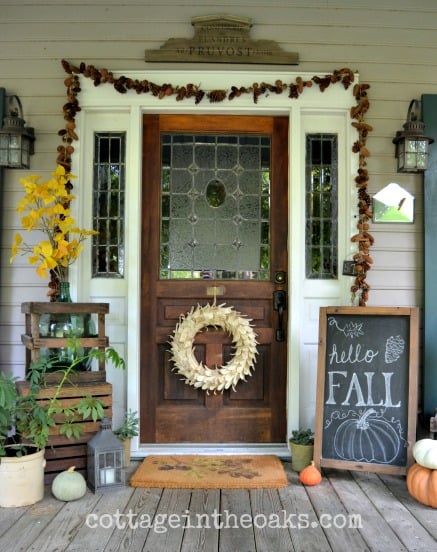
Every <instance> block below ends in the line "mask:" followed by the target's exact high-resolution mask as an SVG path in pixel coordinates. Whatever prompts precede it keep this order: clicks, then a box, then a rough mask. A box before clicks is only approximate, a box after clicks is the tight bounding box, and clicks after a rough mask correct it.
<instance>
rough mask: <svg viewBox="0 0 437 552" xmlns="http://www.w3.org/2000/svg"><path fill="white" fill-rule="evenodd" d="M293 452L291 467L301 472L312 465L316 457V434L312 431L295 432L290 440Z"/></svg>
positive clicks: (301, 429)
mask: <svg viewBox="0 0 437 552" xmlns="http://www.w3.org/2000/svg"><path fill="white" fill-rule="evenodd" d="M288 442H289V447H290V452H291V467H292V468H293V469H294V470H295V471H297V472H300V471H302V470H303V469H304V468H306V466H309V465H310V464H311V460H313V455H314V432H313V430H312V429H310V428H308V429H303V428H300V429H298V430H294V431H292V432H291V437H290V438H289V440H288Z"/></svg>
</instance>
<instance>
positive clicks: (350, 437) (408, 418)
mask: <svg viewBox="0 0 437 552" xmlns="http://www.w3.org/2000/svg"><path fill="white" fill-rule="evenodd" d="M418 320H419V313H418V309H417V308H409V307H394V308H393V307H322V308H321V309H320V319H319V350H318V372H317V406H316V428H315V441H314V462H315V465H316V466H317V467H318V468H320V467H321V466H322V467H323V466H324V467H333V468H344V469H348V470H362V471H372V472H384V473H391V474H405V473H406V471H407V469H408V467H409V466H410V465H411V463H412V457H411V445H412V444H413V443H414V442H415V440H416V434H415V433H416V415H417V365H418V332H419V328H418V323H419V322H418Z"/></svg>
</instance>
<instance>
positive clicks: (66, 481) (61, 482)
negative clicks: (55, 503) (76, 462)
mask: <svg viewBox="0 0 437 552" xmlns="http://www.w3.org/2000/svg"><path fill="white" fill-rule="evenodd" d="M74 468H75V467H74V466H71V468H68V470H66V471H63V472H61V473H58V475H57V476H56V477H55V478H54V479H53V481H52V493H53V496H54V497H55V498H57V499H58V500H63V501H64V502H69V501H70V500H78V499H79V498H82V497H83V496H84V494H85V493H86V481H85V478H84V476H83V475H82V474H81V473H79V472H77V471H75V470H74Z"/></svg>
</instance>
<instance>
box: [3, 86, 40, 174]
mask: <svg viewBox="0 0 437 552" xmlns="http://www.w3.org/2000/svg"><path fill="white" fill-rule="evenodd" d="M14 102H15V106H14ZM25 122H26V121H25V120H24V119H23V109H22V107H21V102H20V98H19V97H18V96H10V97H9V114H8V115H6V117H4V119H3V127H2V128H0V166H1V167H9V168H10V169H28V168H29V167H30V156H31V155H33V153H34V148H33V143H34V141H35V132H34V129H33V128H31V127H25V126H24V124H25Z"/></svg>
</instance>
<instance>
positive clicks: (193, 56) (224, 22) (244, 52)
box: [145, 15, 299, 65]
mask: <svg viewBox="0 0 437 552" xmlns="http://www.w3.org/2000/svg"><path fill="white" fill-rule="evenodd" d="M191 24H192V25H193V27H194V37H193V38H191V39H186V38H169V39H168V40H167V41H166V42H165V43H164V44H163V45H162V46H161V48H160V49H159V50H146V52H145V61H146V62H157V61H161V62H185V63H187V62H194V63H244V64H246V63H251V64H252V63H257V64H269V65H298V63H299V54H297V53H294V52H284V50H282V48H281V47H280V46H278V45H277V44H276V42H275V41H273V40H253V39H251V38H250V36H249V33H250V28H251V27H252V20H251V19H250V18H246V17H238V16H234V15H207V16H202V17H193V18H192V19H191Z"/></svg>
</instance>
